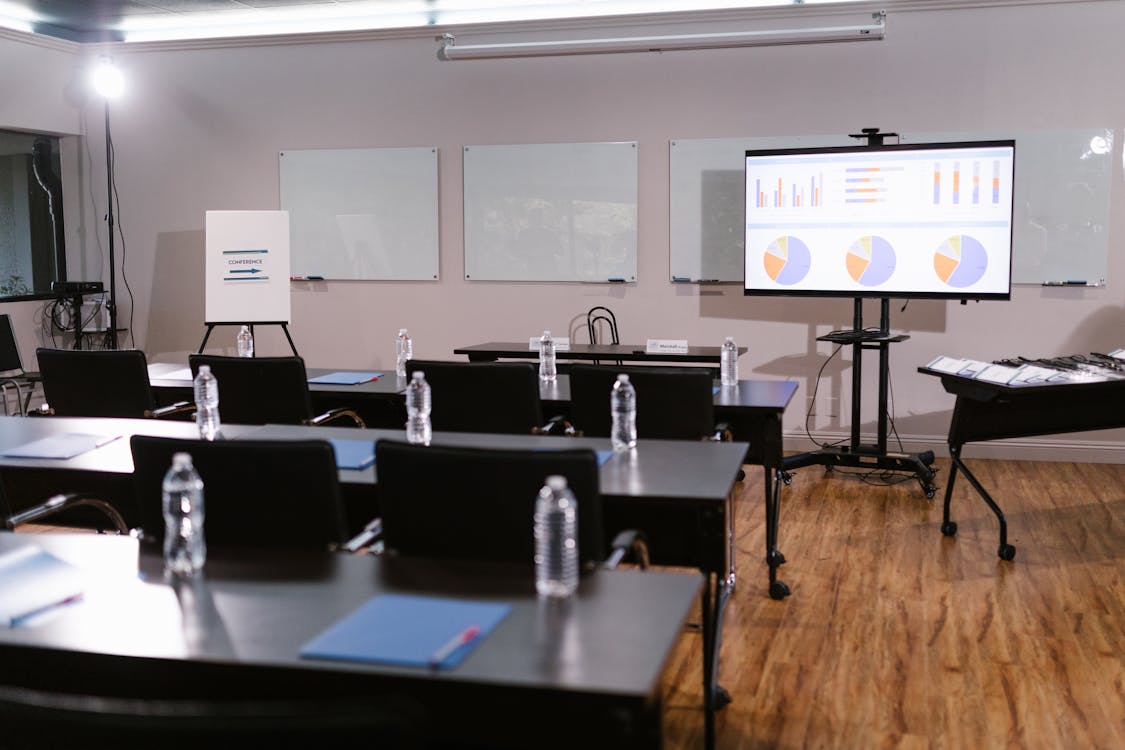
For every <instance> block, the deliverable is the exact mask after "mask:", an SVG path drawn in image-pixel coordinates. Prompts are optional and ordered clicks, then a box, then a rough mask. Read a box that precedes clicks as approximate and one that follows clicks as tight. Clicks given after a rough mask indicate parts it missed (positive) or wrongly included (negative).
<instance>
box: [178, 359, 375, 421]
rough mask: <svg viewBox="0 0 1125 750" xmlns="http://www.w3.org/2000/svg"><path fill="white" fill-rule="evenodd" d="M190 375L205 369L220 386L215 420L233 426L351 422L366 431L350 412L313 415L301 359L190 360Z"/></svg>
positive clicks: (345, 410) (354, 414) (331, 411)
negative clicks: (339, 420)
mask: <svg viewBox="0 0 1125 750" xmlns="http://www.w3.org/2000/svg"><path fill="white" fill-rule="evenodd" d="M188 363H189V364H190V365H191V374H192V377H193V378H194V377H195V376H196V375H197V374H199V366H200V365H208V366H210V368H211V373H212V374H213V375H214V376H215V379H216V380H218V381H219V417H220V419H221V420H222V421H223V422H230V423H232V424H310V425H319V424H327V423H328V422H332V421H333V420H336V419H345V418H346V419H349V420H351V421H352V423H353V424H355V425H356V426H357V427H365V426H366V425H364V423H363V419H362V418H360V416H359V414H357V413H356V412H355V411H353V410H352V409H350V408H348V407H338V408H335V409H330V410H329V411H326V412H324V413H323V414H320V415H314V414H313V408H312V398H311V397H310V396H309V381H308V375H307V374H306V372H305V361H304V360H303V359H301V358H300V357H253V358H247V357H220V356H214V355H208V354H192V355H191V356H190V357H188Z"/></svg>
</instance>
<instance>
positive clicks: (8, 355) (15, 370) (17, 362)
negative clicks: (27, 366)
mask: <svg viewBox="0 0 1125 750" xmlns="http://www.w3.org/2000/svg"><path fill="white" fill-rule="evenodd" d="M41 383H42V378H41V377H40V376H39V373H37V372H27V371H26V370H24V369H23V360H22V359H21V358H20V349H19V345H18V344H17V342H16V334H15V331H13V330H12V319H11V318H9V317H8V316H7V315H0V389H3V390H2V392H3V396H4V413H5V414H10V413H11V412H10V411H9V409H8V389H9V388H11V389H12V390H14V391H15V394H16V411H17V413H19V414H26V413H27V410H28V408H30V406H31V398H32V396H34V395H35V390H36V388H38V387H39V386H40V384H41Z"/></svg>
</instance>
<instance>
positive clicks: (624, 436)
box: [609, 373, 637, 451]
mask: <svg viewBox="0 0 1125 750" xmlns="http://www.w3.org/2000/svg"><path fill="white" fill-rule="evenodd" d="M609 412H610V414H611V415H612V417H613V427H612V428H611V429H610V433H609V441H610V442H611V443H613V449H614V450H615V451H627V450H629V449H630V448H634V447H636V445H637V392H636V391H635V390H633V384H632V383H630V382H629V376H628V375H625V374H624V373H622V374H621V375H618V376H617V382H616V383H614V384H613V390H612V391H611V392H610V394H609Z"/></svg>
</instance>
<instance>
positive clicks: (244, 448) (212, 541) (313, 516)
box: [129, 435, 346, 549]
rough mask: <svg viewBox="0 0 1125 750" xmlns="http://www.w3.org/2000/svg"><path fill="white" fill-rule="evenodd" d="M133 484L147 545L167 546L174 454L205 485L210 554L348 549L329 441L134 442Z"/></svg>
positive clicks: (158, 439)
mask: <svg viewBox="0 0 1125 750" xmlns="http://www.w3.org/2000/svg"><path fill="white" fill-rule="evenodd" d="M129 444H130V447H131V448H132V451H133V467H134V468H133V484H134V489H135V491H136V497H137V505H138V510H139V517H140V521H141V529H142V530H143V531H144V538H145V540H146V542H153V543H160V542H162V541H163V539H164V516H163V507H162V491H161V485H162V484H163V481H164V474H165V472H166V471H167V470H168V467H169V466H171V464H172V454H174V453H178V452H180V451H184V452H186V453H190V454H191V457H192V463H193V464H194V466H195V470H196V471H198V472H199V476H200V478H201V479H202V480H203V497H204V521H203V529H204V538H205V539H206V541H207V546H208V547H212V546H246V547H282V548H288V549H326V548H328V547H329V546H330V545H333V544H342V543H343V542H345V541H346V537H345V523H344V510H343V502H342V500H341V496H340V485H339V479H338V474H337V469H336V458H335V453H334V452H333V450H332V445H331V444H330V443H327V442H325V441H323V440H304V441H270V440H217V441H214V442H209V441H206V440H177V439H175V438H161V437H149V436H145V435H134V436H133V437H132V438H130V440H129Z"/></svg>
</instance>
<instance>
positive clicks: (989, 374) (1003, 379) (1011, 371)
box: [977, 365, 1019, 385]
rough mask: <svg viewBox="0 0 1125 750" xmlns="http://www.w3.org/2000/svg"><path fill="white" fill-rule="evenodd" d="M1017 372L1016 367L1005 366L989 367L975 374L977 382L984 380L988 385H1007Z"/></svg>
mask: <svg viewBox="0 0 1125 750" xmlns="http://www.w3.org/2000/svg"><path fill="white" fill-rule="evenodd" d="M1017 372H1019V368H1018V367H1008V366H1007V365H989V366H988V367H986V368H984V369H983V370H981V371H980V372H979V373H977V380H984V381H986V382H988V383H999V384H1001V385H1007V384H1008V382H1009V381H1010V380H1011V379H1012V378H1013V377H1014V376H1015V374H1016V373H1017Z"/></svg>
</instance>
